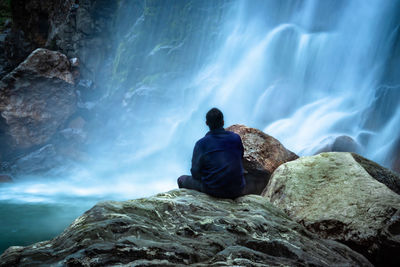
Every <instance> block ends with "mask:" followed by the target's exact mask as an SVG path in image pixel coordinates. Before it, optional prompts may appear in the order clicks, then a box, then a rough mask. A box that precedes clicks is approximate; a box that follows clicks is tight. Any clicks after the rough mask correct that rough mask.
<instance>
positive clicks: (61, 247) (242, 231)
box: [0, 190, 371, 266]
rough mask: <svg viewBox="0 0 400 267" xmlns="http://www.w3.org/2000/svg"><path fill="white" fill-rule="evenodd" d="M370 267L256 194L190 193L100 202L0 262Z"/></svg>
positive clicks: (40, 264)
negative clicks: (229, 197) (220, 196)
mask: <svg viewBox="0 0 400 267" xmlns="http://www.w3.org/2000/svg"><path fill="white" fill-rule="evenodd" d="M120 264H123V265H124V266H185V265H193V266H233V265H235V266H267V265H268V266H269V265H273V266H277V265H285V266H371V265H370V263H369V262H368V261H367V260H366V259H365V258H364V257H363V256H361V255H360V254H358V253H356V252H354V251H352V250H350V249H349V248H348V247H347V246H345V245H342V244H340V243H337V242H334V241H329V240H323V239H320V238H318V237H317V236H316V235H314V234H312V233H310V232H308V231H307V230H305V229H304V227H303V226H301V225H299V224H297V223H295V222H293V221H292V220H290V219H289V218H288V217H287V215H286V214H284V213H283V212H282V211H280V210H279V209H277V208H275V207H274V206H272V205H271V204H270V203H268V202H266V201H265V199H263V198H262V197H261V196H255V195H252V196H245V197H242V198H238V199H237V200H226V199H215V198H212V197H210V196H207V195H205V194H203V193H199V192H196V191H192V190H173V191H170V192H167V193H162V194H159V195H156V196H153V197H149V198H143V199H137V200H130V201H123V202H116V201H109V202H102V203H99V204H97V205H96V206H94V207H93V208H92V209H90V210H89V211H87V212H85V214H83V215H82V216H81V217H79V218H78V219H76V220H75V221H74V222H73V223H72V225H71V226H69V227H68V228H67V229H66V230H65V231H64V232H63V233H62V234H61V235H59V236H57V237H56V238H54V239H52V240H50V241H44V242H39V243H36V244H33V245H30V246H27V247H10V248H9V249H8V250H6V251H5V252H4V254H3V255H1V256H0V266H16V265H18V266H43V265H46V266H47V265H52V266H53V265H54V266H110V265H112V266H120Z"/></svg>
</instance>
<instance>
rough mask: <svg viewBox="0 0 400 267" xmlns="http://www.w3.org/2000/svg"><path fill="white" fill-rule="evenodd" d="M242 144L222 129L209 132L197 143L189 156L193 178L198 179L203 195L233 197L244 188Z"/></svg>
mask: <svg viewBox="0 0 400 267" xmlns="http://www.w3.org/2000/svg"><path fill="white" fill-rule="evenodd" d="M243 151H244V149H243V144H242V140H241V139H240V136H239V135H238V134H235V133H233V132H229V131H225V130H224V129H223V128H220V129H216V130H212V131H209V132H208V133H207V134H206V136H204V137H203V138H201V139H200V140H199V141H197V143H196V145H195V147H194V150H193V157H192V168H191V170H190V171H191V173H192V177H193V179H196V180H201V181H202V184H203V189H204V191H205V193H208V194H210V195H214V196H216V197H226V198H234V197H237V196H239V195H240V194H241V193H242V190H243V188H244V186H245V180H244V177H243V165H242V158H243Z"/></svg>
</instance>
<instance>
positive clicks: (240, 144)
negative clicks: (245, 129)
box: [238, 135, 244, 158]
mask: <svg viewBox="0 0 400 267" xmlns="http://www.w3.org/2000/svg"><path fill="white" fill-rule="evenodd" d="M238 136H239V149H240V151H241V152H242V158H243V157H244V147H243V143H242V138H241V137H240V135H238Z"/></svg>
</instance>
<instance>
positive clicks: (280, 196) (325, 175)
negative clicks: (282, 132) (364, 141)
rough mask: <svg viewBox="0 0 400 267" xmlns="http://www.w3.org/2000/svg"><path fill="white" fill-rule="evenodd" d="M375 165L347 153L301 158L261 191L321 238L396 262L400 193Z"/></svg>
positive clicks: (390, 263) (380, 262)
mask: <svg viewBox="0 0 400 267" xmlns="http://www.w3.org/2000/svg"><path fill="white" fill-rule="evenodd" d="M356 159H357V160H356ZM359 162H361V163H359ZM364 166H366V167H364ZM373 168H374V165H373V164H371V163H369V162H366V160H365V159H362V158H361V157H359V156H354V155H352V154H351V153H340V152H332V153H321V154H319V155H316V156H312V157H303V158H300V159H298V160H296V161H292V162H288V163H285V164H283V165H282V166H280V167H279V168H278V169H276V170H275V172H274V174H273V175H272V177H271V179H270V182H269V184H268V186H267V188H266V190H265V191H264V192H263V194H262V195H263V196H265V197H266V198H267V199H268V200H269V201H271V203H273V204H274V205H276V206H277V207H280V208H282V209H283V210H284V211H286V213H287V214H288V215H289V216H290V217H291V218H293V219H294V220H295V221H297V222H300V223H302V224H303V225H304V226H306V228H308V229H309V230H311V231H313V232H315V233H318V234H319V235H320V236H321V237H323V238H328V239H333V240H337V241H341V242H343V243H345V244H347V245H349V246H350V247H351V248H353V249H354V250H356V251H358V252H360V253H362V254H364V255H365V256H366V257H368V258H369V259H370V260H371V262H372V263H374V264H377V265H379V266H399V265H400V255H399V253H398V252H399V251H400V196H399V195H398V194H396V193H395V192H393V191H392V190H390V189H389V188H388V187H387V186H386V185H384V184H382V183H380V182H378V181H377V180H376V179H375V178H374V177H373V176H371V175H374V176H375V177H376V176H379V175H381V174H383V173H384V172H382V169H383V168H382V167H379V166H378V167H375V168H377V169H378V170H372V169H373Z"/></svg>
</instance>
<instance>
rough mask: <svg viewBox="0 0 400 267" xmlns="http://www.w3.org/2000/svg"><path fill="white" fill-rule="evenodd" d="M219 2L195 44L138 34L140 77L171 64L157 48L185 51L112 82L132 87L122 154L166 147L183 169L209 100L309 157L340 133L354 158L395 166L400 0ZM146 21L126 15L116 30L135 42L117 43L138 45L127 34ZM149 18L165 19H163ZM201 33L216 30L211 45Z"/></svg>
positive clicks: (155, 152)
mask: <svg viewBox="0 0 400 267" xmlns="http://www.w3.org/2000/svg"><path fill="white" fill-rule="evenodd" d="M189 2H190V3H191V1H189ZM194 2H196V1H194ZM204 2H206V1H203V3H204ZM197 3H198V2H197ZM122 5H125V8H124V9H123V10H126V9H127V7H129V3H125V4H122ZM203 5H204V7H203V8H204V9H205V6H210V5H214V6H213V8H215V9H217V6H218V5H217V6H216V5H215V2H213V1H208V2H207V3H206V4H203ZM221 6H223V7H222V8H221ZM219 8H221V9H223V12H222V13H219V15H218V18H219V23H218V24H219V25H220V26H219V28H218V32H217V33H215V32H212V31H211V30H210V29H208V28H207V27H210V21H209V20H207V19H205V18H204V17H199V20H200V21H202V23H203V22H204V24H205V25H206V26H207V27H204V29H205V30H202V31H200V32H201V33H202V34H200V35H197V36H194V37H192V39H191V41H192V43H197V44H201V45H197V46H188V45H186V46H185V44H184V43H185V42H186V41H187V39H185V40H183V41H182V43H176V44H175V45H171V44H168V45H159V44H158V45H156V43H155V42H154V39H157V38H158V37H157V34H156V36H153V37H152V39H151V40H148V41H147V42H146V44H145V46H146V47H148V50H149V51H151V53H150V56H147V58H148V59H149V64H150V65H151V66H150V65H146V67H145V68H146V71H145V72H146V73H147V74H153V73H155V72H157V71H160V70H159V69H158V70H157V68H160V66H161V67H164V69H162V71H164V72H165V73H168V71H169V70H170V69H169V64H172V65H173V64H174V58H173V57H165V53H164V54H161V55H160V54H159V51H160V50H162V49H166V50H167V51H168V53H174V51H180V52H181V54H183V55H186V56H189V57H190V58H191V61H187V62H185V64H186V66H184V67H185V68H186V70H185V71H183V70H182V69H180V70H179V71H180V73H179V75H178V77H174V76H173V75H170V76H168V78H167V79H160V80H159V81H155V82H154V83H153V84H152V85H151V86H146V85H143V83H138V81H137V79H136V80H135V79H134V80H131V81H130V82H127V81H126V80H124V82H123V85H122V84H121V82H120V81H119V80H118V79H114V80H115V81H116V82H114V83H112V85H111V87H112V88H122V89H120V90H125V91H126V90H127V89H128V88H131V89H130V90H131V92H130V93H129V94H128V97H125V98H124V100H123V101H124V104H125V105H126V109H125V111H124V112H125V113H127V114H131V115H132V116H131V115H127V117H124V119H123V120H122V121H125V122H126V121H127V120H128V121H129V125H128V126H126V128H127V129H129V135H127V136H125V137H123V138H122V139H123V140H125V142H124V145H127V143H126V141H127V140H129V141H128V143H130V144H131V147H132V148H133V147H134V151H135V152H132V149H128V151H129V152H128V154H131V155H130V156H128V155H127V157H133V158H134V159H135V160H137V159H144V161H140V162H141V164H138V166H139V165H143V164H144V165H145V166H148V165H147V164H146V163H144V162H146V161H149V160H150V161H155V160H156V159H157V158H162V157H165V156H167V155H168V154H171V155H174V156H173V157H172V158H173V161H174V162H171V164H176V165H180V166H183V167H181V168H180V170H185V169H186V171H188V168H189V165H190V156H191V150H192V147H193V144H194V142H195V141H196V139H198V138H200V137H201V136H202V135H203V134H204V133H205V131H206V130H207V129H206V127H205V126H204V114H205V113H206V111H207V110H208V109H209V108H211V107H213V106H217V107H219V108H221V110H222V111H223V112H224V114H225V117H226V124H227V125H229V124H233V123H242V124H246V125H248V126H252V127H256V128H259V129H262V130H263V131H264V132H266V133H268V134H270V135H272V136H274V137H276V138H278V139H279V140H280V141H281V142H282V143H283V144H284V145H285V146H286V147H288V148H289V149H291V150H293V151H294V152H296V153H298V154H299V155H312V154H314V153H315V152H317V151H318V150H319V149H320V148H321V147H323V146H324V145H326V142H329V140H332V138H335V137H338V136H342V135H345V136H349V137H351V138H352V139H353V140H354V141H355V142H356V143H357V144H358V145H359V151H358V152H359V153H361V154H362V155H364V156H366V157H368V158H370V159H372V160H375V161H377V162H379V163H381V164H383V165H385V166H388V167H389V166H390V165H391V163H392V160H393V155H394V153H398V152H396V151H395V150H394V147H395V145H396V144H397V143H398V142H399V125H400V115H399V113H400V109H399V108H398V106H399V105H398V103H399V101H398V100H399V99H400V93H399V92H400V80H399V78H397V76H396V75H394V74H393V73H394V72H395V71H394V69H397V68H398V67H399V58H400V57H399V51H398V48H397V46H396V44H397V43H398V41H399V36H400V34H399V19H398V17H399V16H398V15H399V11H400V3H399V2H398V1H385V2H382V1H373V0H370V1H362V0H353V1H316V0H308V1H295V0H292V1H289V0H288V1H249V0H247V1H246V0H237V1H226V2H224V4H223V5H220V6H219ZM171 12H173V11H171ZM173 15H176V14H174V13H173ZM203 15H204V14H203ZM205 15H206V16H207V15H208V16H210V14H205ZM214 15H215V14H214ZM143 19H144V18H143V16H141V17H138V18H137V17H136V18H130V20H129V21H130V24H131V25H133V26H132V27H130V28H129V27H123V28H128V33H127V34H125V35H120V36H119V37H118V38H119V39H118V38H117V39H116V43H117V44H119V47H120V46H121V43H123V44H124V45H125V46H126V43H127V42H128V43H129V42H131V47H133V48H129V49H125V50H124V51H123V52H122V55H123V56H124V57H125V58H129V55H131V54H132V53H134V51H133V50H132V49H137V46H135V42H136V41H135V38H132V36H134V34H133V33H135V31H137V30H138V26H137V25H138V24H140V23H142V22H143ZM121 23H125V24H126V23H127V21H126V19H125V20H124V21H122V22H121ZM207 23H208V24H207ZM157 25H162V26H167V25H168V18H165V19H162V20H160V22H159V23H158V24H157ZM162 26H161V27H162ZM129 30H130V31H131V32H130V33H129ZM161 31H162V30H160V29H158V32H161ZM155 32H157V31H155ZM207 33H208V34H210V35H213V37H212V39H213V42H212V43H211V44H208V43H209V42H211V41H210V39H211V37H210V36H207ZM152 34H155V33H154V32H153V33H152ZM136 36H137V35H136ZM189 39H190V38H189ZM193 40H194V41H193ZM189 43H190V40H189ZM192 43H191V44H192ZM206 44H208V46H207V45H206ZM141 47H142V46H141ZM157 55H158V57H159V58H157ZM193 55H201V57H194V56H193ZM154 56H155V58H152V57H154ZM120 57H121V51H119V53H117V57H116V59H118V60H119V59H120ZM145 58H146V57H145ZM166 59H168V60H171V61H170V62H167V63H166V62H164V61H165V60H166ZM115 62H116V61H115V60H114V63H115ZM143 64H146V63H143ZM125 66H127V65H126V64H125ZM175 69H176V68H175ZM126 72H127V70H126V69H121V70H120V71H119V72H116V73H114V75H120V74H121V73H126ZM128 72H129V70H128ZM141 74H143V73H141ZM127 101H128V103H127ZM129 101H130V102H129ZM127 118H130V119H127ZM138 129H140V130H138ZM132 135H134V136H135V137H132ZM165 151H168V153H166V152H165ZM167 157H168V156H167ZM169 160H171V158H168V161H169ZM160 161H161V162H165V161H164V159H160ZM177 161H179V162H177Z"/></svg>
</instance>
